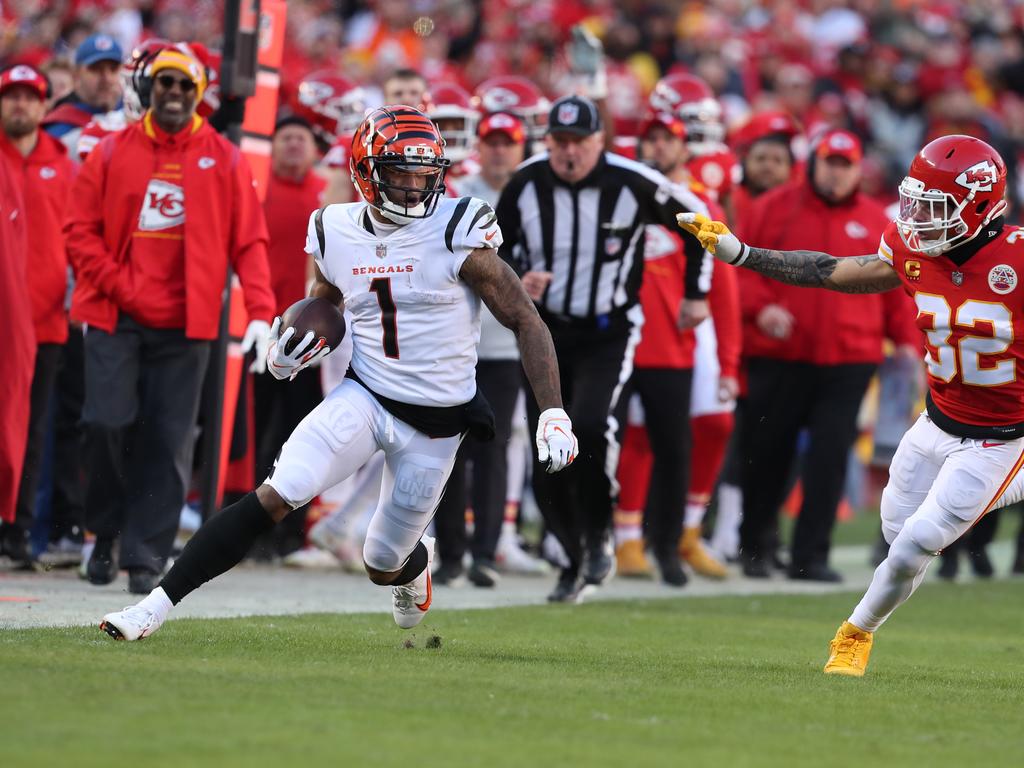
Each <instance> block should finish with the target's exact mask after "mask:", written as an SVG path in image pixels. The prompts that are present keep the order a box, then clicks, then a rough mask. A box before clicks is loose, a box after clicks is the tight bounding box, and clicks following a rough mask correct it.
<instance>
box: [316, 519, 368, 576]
mask: <svg viewBox="0 0 1024 768" xmlns="http://www.w3.org/2000/svg"><path fill="white" fill-rule="evenodd" d="M348 528H349V521H348V518H347V515H344V514H342V513H340V512H337V511H335V512H331V513H329V514H327V515H324V516H323V517H321V518H320V519H319V520H317V521H316V523H315V524H314V525H313V527H312V528H310V529H309V542H310V543H311V544H313V545H314V546H317V547H319V548H320V549H322V550H323V551H324V552H330V553H331V554H332V555H334V557H335V558H337V559H338V561H339V562H340V563H341V567H342V568H343V569H344V570H346V571H348V572H350V573H364V569H363V548H362V545H361V543H360V542H359V541H357V540H356V539H355V538H354V537H353V536H351V535H350V534H349V531H348Z"/></svg>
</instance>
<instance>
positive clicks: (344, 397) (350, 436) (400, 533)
mask: <svg viewBox="0 0 1024 768" xmlns="http://www.w3.org/2000/svg"><path fill="white" fill-rule="evenodd" d="M460 442H462V437H461V435H455V436H454V437H442V438H435V439H432V438H430V437H428V436H427V435H425V434H423V433H422V432H418V431H417V430H415V429H414V428H413V427H411V426H409V425H408V424H406V423H405V422H404V421H401V420H399V419H396V418H395V417H394V416H392V415H391V414H390V413H388V412H387V411H386V410H385V409H384V407H383V406H381V404H380V403H378V402H377V400H376V399H375V398H374V397H373V395H371V394H370V393H369V392H367V391H366V389H364V388H363V387H362V386H361V385H359V384H357V383H356V382H354V381H352V380H351V379H345V380H344V381H343V382H342V383H341V384H339V385H338V386H337V387H336V388H335V389H334V390H333V391H332V392H331V393H330V394H329V395H327V397H326V398H324V400H323V402H322V403H320V405H318V406H317V407H316V408H314V409H313V410H312V411H311V412H310V413H309V415H308V416H306V418H304V419H303V420H302V421H301V422H300V423H299V425H298V426H297V427H296V428H295V431H294V432H292V434H291V436H290V437H289V438H288V440H287V442H285V444H284V446H283V447H282V448H281V454H280V456H279V457H278V459H277V462H276V464H275V465H274V470H273V471H272V472H271V474H270V477H268V478H267V480H266V482H267V483H268V484H269V485H270V486H271V487H272V488H273V489H274V490H275V491H277V492H278V493H279V494H280V495H281V498H283V499H284V500H285V501H286V502H288V503H289V504H290V505H291V506H292V507H293V508H294V507H300V506H302V505H303V504H305V503H306V502H308V501H309V500H310V499H312V498H313V497H314V496H316V495H317V494H319V493H321V492H322V491H324V490H325V489H327V488H330V487H332V486H334V485H336V484H337V483H339V482H341V481H342V480H344V479H346V478H347V477H349V476H351V475H352V474H353V473H355V472H356V470H358V469H359V468H360V467H362V466H363V465H364V464H365V463H366V462H367V461H368V460H369V459H370V457H371V456H373V454H374V453H376V452H377V451H378V450H382V451H384V457H385V461H384V475H383V478H382V482H381V489H380V498H379V500H378V502H377V509H376V510H375V511H374V513H373V518H372V519H371V520H370V525H369V529H368V530H367V533H366V543H365V544H364V545H363V559H364V560H365V561H366V564H367V565H368V566H370V567H371V568H373V569H375V570H378V571H396V570H398V569H399V568H401V567H402V565H403V564H404V563H405V561H406V560H407V559H408V557H409V555H410V554H412V551H413V549H414V548H415V547H416V543H417V542H418V541H419V540H420V538H421V537H422V536H423V533H424V531H425V530H426V528H427V525H428V524H429V523H430V521H431V519H432V518H433V517H434V512H435V510H436V509H437V504H438V502H439V501H440V500H441V494H442V493H443V492H444V486H445V483H446V482H447V481H448V476H449V475H450V474H451V471H452V466H453V465H454V463H455V453H456V451H458V449H459V443H460Z"/></svg>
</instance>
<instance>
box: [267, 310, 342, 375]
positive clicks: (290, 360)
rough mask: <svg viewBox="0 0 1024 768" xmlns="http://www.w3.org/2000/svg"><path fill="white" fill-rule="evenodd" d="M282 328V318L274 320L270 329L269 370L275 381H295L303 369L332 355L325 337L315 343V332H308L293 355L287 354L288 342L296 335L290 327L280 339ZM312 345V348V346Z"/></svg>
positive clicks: (292, 352) (297, 345) (293, 351)
mask: <svg viewBox="0 0 1024 768" xmlns="http://www.w3.org/2000/svg"><path fill="white" fill-rule="evenodd" d="M280 328H281V318H280V317H275V318H274V325H273V326H272V327H271V328H270V339H271V341H270V347H269V349H268V350H267V369H268V370H269V371H270V375H271V376H273V377H274V378H275V379H288V380H289V381H290V380H291V379H294V378H295V377H296V376H297V375H298V373H299V371H301V370H302V369H303V368H308V367H309V366H311V365H313V364H315V363H318V362H320V361H321V360H322V359H324V358H325V357H327V355H329V354H330V352H331V348H330V347H328V346H326V343H325V341H324V339H323V337H321V338H319V339H317V340H316V343H313V332H312V331H307V332H306V335H305V337H304V338H303V339H302V341H300V342H299V343H298V344H296V345H295V349H293V350H292V351H291V354H285V351H284V348H285V347H286V346H288V340H289V339H291V337H292V336H294V335H295V328H294V327H292V326H289V327H288V328H286V329H285V330H284V333H282V334H281V336H280V338H279V337H278V335H277V334H278V331H279V330H280ZM311 345H312V346H311Z"/></svg>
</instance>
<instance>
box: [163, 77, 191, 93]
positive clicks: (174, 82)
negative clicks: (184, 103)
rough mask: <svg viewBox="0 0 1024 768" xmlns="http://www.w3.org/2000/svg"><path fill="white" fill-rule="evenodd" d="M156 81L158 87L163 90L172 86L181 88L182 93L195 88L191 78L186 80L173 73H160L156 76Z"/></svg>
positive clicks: (189, 91)
mask: <svg viewBox="0 0 1024 768" xmlns="http://www.w3.org/2000/svg"><path fill="white" fill-rule="evenodd" d="M156 81H157V82H158V83H160V87H161V88H163V89H164V90H165V91H169V90H171V88H173V87H174V86H178V87H179V88H181V92H182V93H191V92H192V91H194V90H195V89H196V84H195V83H193V82H192V81H191V80H186V79H182V78H178V77H174V76H173V75H160V76H158V77H157V78H156Z"/></svg>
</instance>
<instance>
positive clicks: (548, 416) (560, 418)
mask: <svg viewBox="0 0 1024 768" xmlns="http://www.w3.org/2000/svg"><path fill="white" fill-rule="evenodd" d="M578 452H579V443H577V442H576V435H574V434H573V433H572V422H571V421H570V420H569V414H567V413H566V412H565V411H563V410H562V409H561V408H548V409H547V410H546V411H544V413H542V414H541V415H540V418H539V419H537V459H538V460H539V461H540V463H541V464H545V463H546V464H547V465H548V468H547V471H548V472H549V473H550V472H558V471H559V470H560V469H565V468H566V467H567V466H569V465H570V464H572V461H573V459H575V458H576V454H577V453H578Z"/></svg>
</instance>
